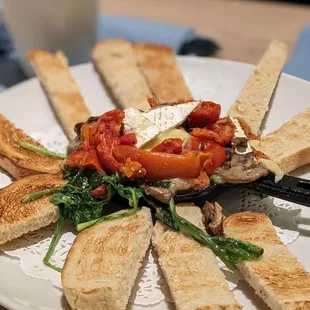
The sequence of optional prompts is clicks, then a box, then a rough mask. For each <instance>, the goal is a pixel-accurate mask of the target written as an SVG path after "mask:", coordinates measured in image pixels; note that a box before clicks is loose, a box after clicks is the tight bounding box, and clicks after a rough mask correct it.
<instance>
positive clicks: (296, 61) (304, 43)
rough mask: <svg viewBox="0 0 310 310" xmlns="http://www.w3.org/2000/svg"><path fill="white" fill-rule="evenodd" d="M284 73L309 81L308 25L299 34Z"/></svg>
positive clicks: (309, 28) (309, 46) (309, 33)
mask: <svg viewBox="0 0 310 310" xmlns="http://www.w3.org/2000/svg"><path fill="white" fill-rule="evenodd" d="M284 72H285V73H288V74H291V75H295V76H297V77H299V78H301V79H305V80H307V81H310V25H308V26H306V27H305V28H303V29H302V31H301V32H300V34H299V37H298V39H297V42H296V45H295V48H294V50H293V53H292V55H291V57H290V59H289V61H288V62H287V64H286V66H285V68H284Z"/></svg>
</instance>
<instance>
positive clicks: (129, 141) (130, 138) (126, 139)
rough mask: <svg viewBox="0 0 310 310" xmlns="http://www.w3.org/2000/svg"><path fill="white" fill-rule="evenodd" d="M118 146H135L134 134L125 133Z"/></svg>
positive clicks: (135, 138)
mask: <svg viewBox="0 0 310 310" xmlns="http://www.w3.org/2000/svg"><path fill="white" fill-rule="evenodd" d="M119 142H120V144H123V145H132V146H133V145H135V144H137V137H136V135H135V134H134V133H127V134H125V135H123V136H121V137H120V140H119Z"/></svg>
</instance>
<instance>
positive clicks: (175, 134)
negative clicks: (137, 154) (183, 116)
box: [142, 128, 190, 151]
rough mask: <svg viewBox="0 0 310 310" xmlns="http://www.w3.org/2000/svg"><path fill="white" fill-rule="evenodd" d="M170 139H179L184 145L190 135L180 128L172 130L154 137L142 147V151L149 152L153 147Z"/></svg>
mask: <svg viewBox="0 0 310 310" xmlns="http://www.w3.org/2000/svg"><path fill="white" fill-rule="evenodd" d="M171 138H180V139H182V140H183V144H184V143H186V142H187V141H188V139H189V138H190V134H189V133H188V132H186V131H185V130H184V129H182V128H172V129H169V130H166V131H164V132H162V133H161V134H159V135H158V136H156V137H155V138H154V139H152V140H151V141H149V142H148V143H146V144H145V145H144V146H143V147H142V149H143V150H146V151H150V150H151V149H152V148H153V147H154V146H156V145H158V144H160V143H161V142H163V141H164V140H166V139H171Z"/></svg>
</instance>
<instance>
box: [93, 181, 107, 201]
mask: <svg viewBox="0 0 310 310" xmlns="http://www.w3.org/2000/svg"><path fill="white" fill-rule="evenodd" d="M91 195H92V196H93V197H96V198H97V197H98V198H99V197H105V196H106V195H107V187H106V185H105V184H102V185H100V186H99V187H97V188H96V189H94V190H93V191H92V192H91Z"/></svg>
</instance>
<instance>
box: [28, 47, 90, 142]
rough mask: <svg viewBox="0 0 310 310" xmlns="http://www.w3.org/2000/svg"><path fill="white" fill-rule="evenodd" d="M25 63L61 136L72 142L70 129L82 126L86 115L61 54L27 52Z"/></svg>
mask: <svg viewBox="0 0 310 310" xmlns="http://www.w3.org/2000/svg"><path fill="white" fill-rule="evenodd" d="M28 59H29V61H30V64H31V66H32V68H33V70H34V71H35V73H36V74H37V76H38V78H39V80H40V82H41V85H42V86H43V88H44V90H45V92H46V94H47V96H48V99H49V101H50V103H51V105H52V107H53V109H54V111H55V113H56V116H57V117H58V119H59V121H60V124H61V126H62V128H63V130H64V132H65V134H66V135H67V137H68V139H69V140H71V139H73V138H74V137H75V133H74V126H75V125H76V124H77V123H80V122H85V121H86V120H87V119H88V118H89V117H90V112H89V110H88V108H87V107H86V105H85V102H84V99H83V97H82V95H81V93H80V91H79V88H78V86H77V84H76V82H75V80H74V78H73V76H72V74H71V73H70V68H69V66H68V59H67V58H66V56H65V55H64V54H63V52H61V51H58V52H56V53H55V54H53V53H50V52H48V51H45V50H33V51H31V52H30V53H29V54H28Z"/></svg>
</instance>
